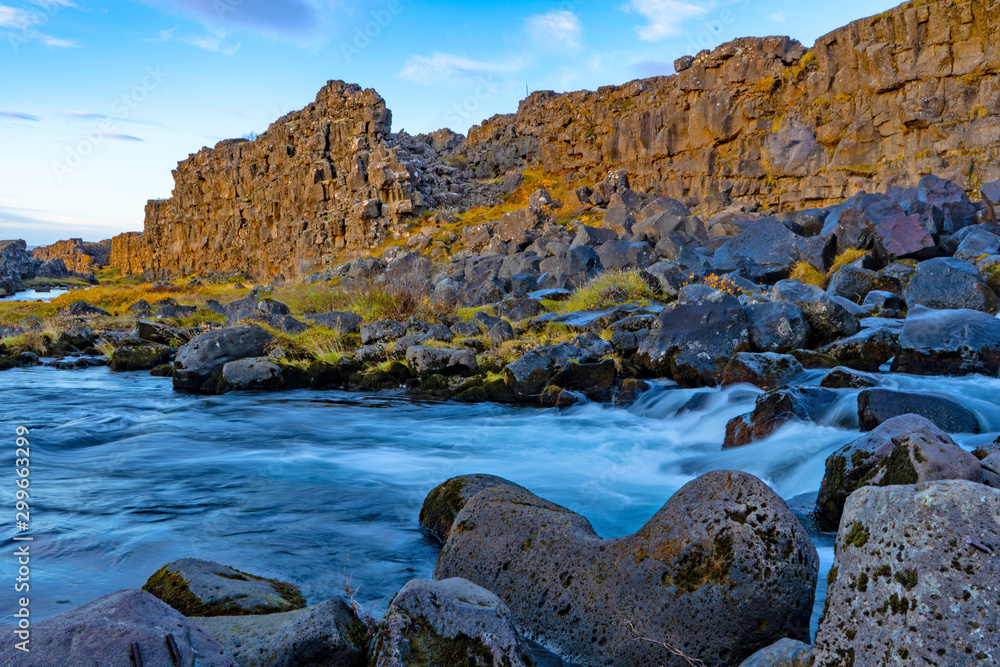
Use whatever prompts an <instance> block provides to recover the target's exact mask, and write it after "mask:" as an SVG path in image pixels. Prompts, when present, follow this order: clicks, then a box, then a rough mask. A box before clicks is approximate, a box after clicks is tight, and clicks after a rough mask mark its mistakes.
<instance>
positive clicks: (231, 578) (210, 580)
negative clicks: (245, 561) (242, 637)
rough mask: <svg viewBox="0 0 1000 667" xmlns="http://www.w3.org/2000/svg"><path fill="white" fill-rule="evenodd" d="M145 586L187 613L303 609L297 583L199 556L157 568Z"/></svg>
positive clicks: (192, 614)
mask: <svg viewBox="0 0 1000 667" xmlns="http://www.w3.org/2000/svg"><path fill="white" fill-rule="evenodd" d="M142 589H143V590H144V591H146V592H148V593H151V594H153V595H155V596H156V597H158V598H160V599H161V600H163V601H164V602H166V603H167V604H168V605H170V606H171V607H173V608H174V609H176V610H177V611H179V612H181V613H182V614H184V615H185V616H241V615H244V614H273V613H277V612H283V611H292V610H293V609H301V608H302V607H304V606H305V604H306V600H305V598H304V597H302V592H301V591H299V589H298V587H297V586H295V585H293V584H288V583H285V582H282V581H278V580H276V579H265V578H264V577H258V576H256V575H253V574H247V573H246V572H240V571H239V570H236V569H234V568H231V567H228V566H226V565H221V564H219V563H214V562H212V561H207V560H199V559H197V558H181V559H179V560H175V561H173V562H171V563H167V564H166V565H164V566H163V567H161V568H160V569H159V570H157V571H156V573H155V574H153V575H152V576H151V577H150V578H149V579H148V580H147V581H146V584H145V585H144V586H143V587H142Z"/></svg>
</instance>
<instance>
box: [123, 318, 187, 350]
mask: <svg viewBox="0 0 1000 667" xmlns="http://www.w3.org/2000/svg"><path fill="white" fill-rule="evenodd" d="M130 336H131V337H132V338H138V339H139V340H148V341H150V342H153V343H159V344H161V345H170V344H171V343H172V342H174V341H185V340H187V339H188V334H187V333H186V332H185V331H184V330H183V329H178V328H177V327H172V326H170V325H167V324H163V323H162V322H153V321H151V320H139V322H137V323H136V325H135V329H133V330H132V333H131V334H130ZM174 344H176V343H174Z"/></svg>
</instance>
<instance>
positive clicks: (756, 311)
mask: <svg viewBox="0 0 1000 667" xmlns="http://www.w3.org/2000/svg"><path fill="white" fill-rule="evenodd" d="M746 315H747V320H748V321H749V324H750V342H751V343H752V344H753V346H754V348H756V349H757V350H760V351H761V352H788V351H789V350H797V349H799V348H802V347H804V346H805V344H806V341H807V340H808V338H809V324H808V323H807V322H806V320H805V316H804V315H803V314H802V309H801V308H799V307H798V306H796V305H795V304H794V303H787V302H770V301H768V302H764V303H753V304H750V305H749V306H747V308H746Z"/></svg>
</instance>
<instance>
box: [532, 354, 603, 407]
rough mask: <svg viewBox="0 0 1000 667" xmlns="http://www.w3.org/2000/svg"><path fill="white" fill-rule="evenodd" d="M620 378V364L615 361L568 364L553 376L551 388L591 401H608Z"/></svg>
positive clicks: (550, 380) (550, 381) (549, 383)
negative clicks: (576, 393)
mask: <svg viewBox="0 0 1000 667" xmlns="http://www.w3.org/2000/svg"><path fill="white" fill-rule="evenodd" d="M617 378H618V364H617V363H616V362H615V360H614V359H605V360H604V361H601V362H597V363H582V364H580V363H568V364H564V365H563V367H562V368H561V369H560V370H559V371H558V372H556V374H555V375H553V376H552V377H551V378H550V379H549V382H548V386H549V387H558V388H559V389H564V390H566V391H573V392H579V393H581V394H583V395H584V396H586V397H587V398H588V399H589V400H591V401H607V400H609V399H610V398H611V389H612V388H613V387H614V384H615V380H616V379H617Z"/></svg>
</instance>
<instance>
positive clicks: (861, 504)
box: [813, 480, 1000, 667]
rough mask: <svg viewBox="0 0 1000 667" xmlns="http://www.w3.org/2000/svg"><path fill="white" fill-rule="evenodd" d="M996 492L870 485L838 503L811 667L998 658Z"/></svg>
mask: <svg viewBox="0 0 1000 667" xmlns="http://www.w3.org/2000/svg"><path fill="white" fill-rule="evenodd" d="M998 517H1000V491H997V490H995V489H990V488H988V487H986V486H983V485H982V484H976V483H973V482H968V481H958V480H952V481H936V482H929V483H925V484H917V485H905V486H890V487H886V488H876V487H866V488H863V489H860V490H859V491H857V492H855V493H854V494H853V495H852V496H851V497H850V498H849V499H848V501H847V505H846V506H845V507H844V518H843V520H842V521H841V522H840V531H839V532H838V534H837V547H836V554H837V556H836V560H835V561H834V566H833V568H832V569H831V571H830V577H829V593H828V595H829V598H828V601H827V610H826V614H825V615H824V616H823V620H822V622H821V623H820V626H819V632H818V633H817V635H816V642H815V645H814V649H813V655H814V657H815V665H816V667H834V666H837V667H840V666H842V665H850V664H854V665H859V666H860V665H885V664H891V665H948V666H949V667H966V666H969V667H971V666H972V665H977V666H978V665H993V664H997V662H1000V645H998V643H997V641H996V630H997V628H998V627H1000V588H998V587H997V581H1000V557H998V554H997V549H998V548H1000V542H998V540H997V535H998V534H1000V519H998Z"/></svg>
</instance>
